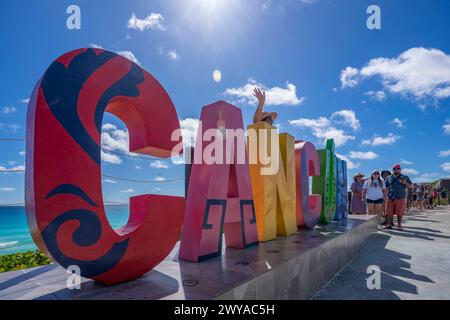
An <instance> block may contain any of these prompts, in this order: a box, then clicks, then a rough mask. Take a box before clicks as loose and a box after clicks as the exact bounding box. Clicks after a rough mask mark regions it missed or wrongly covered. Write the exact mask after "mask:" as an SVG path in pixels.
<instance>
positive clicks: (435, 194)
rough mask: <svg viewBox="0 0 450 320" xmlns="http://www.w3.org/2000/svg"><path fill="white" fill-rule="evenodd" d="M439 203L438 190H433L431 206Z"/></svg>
mask: <svg viewBox="0 0 450 320" xmlns="http://www.w3.org/2000/svg"><path fill="white" fill-rule="evenodd" d="M438 204H439V192H438V191H437V189H434V190H433V207H435V208H436V207H437V206H438Z"/></svg>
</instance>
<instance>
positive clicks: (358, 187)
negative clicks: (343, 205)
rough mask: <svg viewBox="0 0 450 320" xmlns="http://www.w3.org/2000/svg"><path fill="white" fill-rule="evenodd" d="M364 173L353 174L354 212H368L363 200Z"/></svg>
mask: <svg viewBox="0 0 450 320" xmlns="http://www.w3.org/2000/svg"><path fill="white" fill-rule="evenodd" d="M363 178H364V174H362V173H357V174H356V175H354V176H353V183H352V185H351V190H352V204H351V213H352V214H366V204H365V203H364V201H363V193H362V192H363V186H364V182H363Z"/></svg>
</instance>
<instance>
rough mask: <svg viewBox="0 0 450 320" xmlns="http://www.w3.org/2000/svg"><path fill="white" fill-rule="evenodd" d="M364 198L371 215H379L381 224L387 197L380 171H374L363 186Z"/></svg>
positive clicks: (378, 221)
mask: <svg viewBox="0 0 450 320" xmlns="http://www.w3.org/2000/svg"><path fill="white" fill-rule="evenodd" d="M362 190H363V197H364V198H366V202H367V209H368V211H369V214H371V215H377V224H378V226H380V224H381V211H382V210H383V202H384V198H385V196H386V185H385V183H384V180H383V179H381V175H380V171H379V170H374V171H373V172H372V174H371V176H370V179H367V180H366V182H365V183H364V185H363V188H362Z"/></svg>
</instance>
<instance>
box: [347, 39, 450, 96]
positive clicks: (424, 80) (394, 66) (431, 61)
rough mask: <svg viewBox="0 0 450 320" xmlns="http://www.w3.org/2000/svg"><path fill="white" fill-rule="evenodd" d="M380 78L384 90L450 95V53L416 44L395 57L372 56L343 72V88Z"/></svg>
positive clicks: (419, 94) (423, 94)
mask: <svg viewBox="0 0 450 320" xmlns="http://www.w3.org/2000/svg"><path fill="white" fill-rule="evenodd" d="M369 77H379V78H380V80H381V84H382V85H383V87H384V89H385V90H387V91H390V92H392V93H397V94H400V95H402V96H411V97H413V98H415V99H416V100H420V99H424V98H434V99H436V100H438V99H444V98H448V97H450V55H447V54H446V53H445V52H443V51H441V50H438V49H433V48H430V49H427V48H421V47H415V48H411V49H408V50H406V51H404V52H402V53H401V54H400V55H399V56H397V57H395V58H375V59H371V60H370V61H369V62H368V63H367V65H366V66H364V67H363V68H361V69H360V70H358V69H356V68H352V67H347V68H345V69H344V70H343V71H342V72H341V83H342V87H354V86H356V85H357V84H358V82H359V80H360V79H362V78H369Z"/></svg>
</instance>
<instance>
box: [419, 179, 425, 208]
mask: <svg viewBox="0 0 450 320" xmlns="http://www.w3.org/2000/svg"><path fill="white" fill-rule="evenodd" d="M424 199H425V187H424V186H423V185H422V186H418V187H417V209H419V210H424V209H425V202H424Z"/></svg>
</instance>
